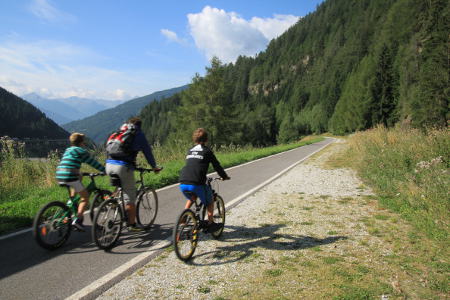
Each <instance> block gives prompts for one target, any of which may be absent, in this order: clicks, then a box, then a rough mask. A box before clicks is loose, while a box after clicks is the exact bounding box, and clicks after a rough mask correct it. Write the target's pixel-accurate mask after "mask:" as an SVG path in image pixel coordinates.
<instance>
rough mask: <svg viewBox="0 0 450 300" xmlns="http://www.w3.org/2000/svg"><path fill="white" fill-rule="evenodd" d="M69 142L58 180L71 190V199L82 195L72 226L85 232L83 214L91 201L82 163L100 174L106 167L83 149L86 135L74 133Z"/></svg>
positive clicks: (58, 168)
mask: <svg viewBox="0 0 450 300" xmlns="http://www.w3.org/2000/svg"><path fill="white" fill-rule="evenodd" d="M69 140H70V145H71V146H70V147H69V148H67V149H66V151H65V152H64V154H63V156H62V158H61V161H60V162H59V165H58V167H57V168H56V179H57V180H58V183H59V184H65V185H68V186H69V187H70V188H71V189H70V196H71V197H73V196H75V193H78V194H80V203H79V204H78V214H77V217H76V218H75V219H74V220H73V222H72V225H73V226H74V227H75V228H76V229H78V230H80V231H85V230H84V226H83V213H84V210H85V209H86V206H87V204H88V201H89V193H88V191H87V190H86V189H85V188H84V186H83V184H82V183H81V176H80V167H81V163H87V164H89V165H91V166H92V167H94V168H96V169H97V170H99V171H100V172H105V167H103V166H102V165H101V164H100V163H99V162H98V161H96V160H95V159H94V158H92V157H91V156H90V155H89V153H88V152H87V150H86V149H84V148H83V146H85V141H84V134H82V133H77V132H75V133H72V134H71V135H70V137H69Z"/></svg>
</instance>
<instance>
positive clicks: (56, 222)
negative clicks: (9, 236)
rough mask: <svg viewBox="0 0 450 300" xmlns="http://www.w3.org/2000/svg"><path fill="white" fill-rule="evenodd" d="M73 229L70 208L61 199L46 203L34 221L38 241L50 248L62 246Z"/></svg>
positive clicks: (42, 245) (40, 244)
mask: <svg viewBox="0 0 450 300" xmlns="http://www.w3.org/2000/svg"><path fill="white" fill-rule="evenodd" d="M71 229H72V218H71V215H70V210H69V208H68V207H67V206H66V205H65V204H64V203H62V202H59V201H53V202H50V203H47V204H46V205H44V206H43V207H42V208H41V209H40V210H39V212H38V213H37V214H36V217H35V218H34V222H33V235H34V238H35V240H36V242H37V243H38V244H39V246H41V247H43V248H45V249H48V250H54V249H56V248H59V247H61V246H62V245H63V244H64V243H65V242H66V241H67V239H68V238H69V235H70V231H71Z"/></svg>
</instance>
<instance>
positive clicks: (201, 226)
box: [198, 220, 208, 229]
mask: <svg viewBox="0 0 450 300" xmlns="http://www.w3.org/2000/svg"><path fill="white" fill-rule="evenodd" d="M207 228H208V221H202V220H200V222H199V224H198V229H207Z"/></svg>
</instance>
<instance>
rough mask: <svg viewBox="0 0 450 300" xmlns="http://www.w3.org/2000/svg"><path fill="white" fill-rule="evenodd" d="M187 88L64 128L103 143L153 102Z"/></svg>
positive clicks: (160, 93)
mask: <svg viewBox="0 0 450 300" xmlns="http://www.w3.org/2000/svg"><path fill="white" fill-rule="evenodd" d="M186 88H188V85H184V86H180V87H176V88H172V89H168V90H163V91H158V92H155V93H152V94H150V95H147V96H143V97H138V98H135V99H132V100H129V101H127V102H125V103H122V104H119V105H117V106H115V107H113V108H109V109H106V110H102V111H99V112H97V113H96V114H93V115H91V116H89V117H86V118H84V119H81V120H77V121H73V122H70V123H67V124H64V125H62V127H63V128H64V129H66V130H67V131H69V132H81V133H84V134H86V135H87V136H88V137H90V138H91V139H92V140H93V141H94V142H96V143H103V142H104V141H105V140H106V139H107V137H108V135H109V134H110V133H111V132H113V131H114V130H117V128H119V127H120V125H121V124H122V123H123V122H124V121H126V120H127V119H128V118H130V117H132V116H136V115H138V114H139V112H140V111H141V109H142V108H143V107H144V106H146V105H148V104H149V103H151V102H153V101H158V100H161V99H164V98H167V97H170V96H172V95H174V94H176V93H178V92H181V91H183V90H185V89H186Z"/></svg>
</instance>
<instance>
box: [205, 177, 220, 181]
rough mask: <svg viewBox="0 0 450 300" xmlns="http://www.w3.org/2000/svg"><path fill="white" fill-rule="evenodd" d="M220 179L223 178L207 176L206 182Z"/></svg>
mask: <svg viewBox="0 0 450 300" xmlns="http://www.w3.org/2000/svg"><path fill="white" fill-rule="evenodd" d="M216 180H220V181H223V180H224V179H223V178H222V177H208V182H212V181H216Z"/></svg>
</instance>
